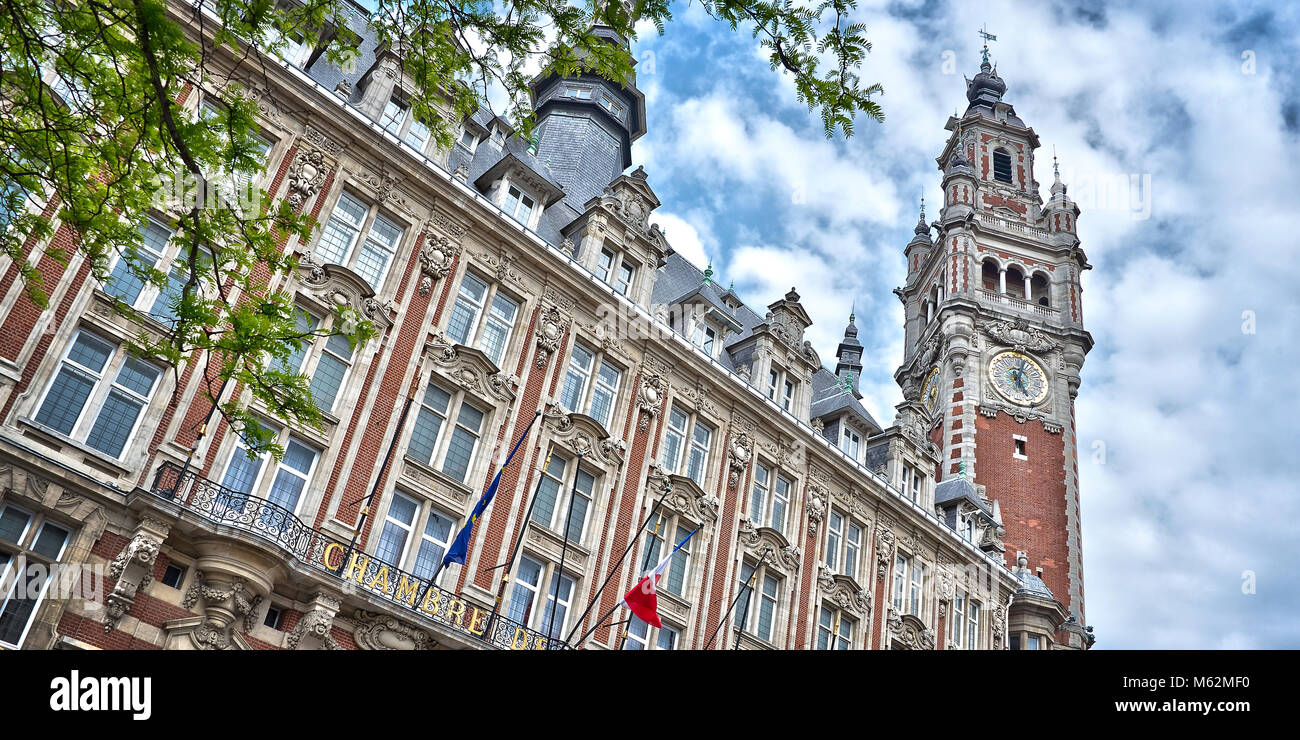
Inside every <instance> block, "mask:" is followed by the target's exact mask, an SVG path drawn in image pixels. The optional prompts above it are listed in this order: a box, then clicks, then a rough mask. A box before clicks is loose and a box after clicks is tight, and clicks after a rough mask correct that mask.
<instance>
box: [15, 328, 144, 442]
mask: <svg viewBox="0 0 1300 740" xmlns="http://www.w3.org/2000/svg"><path fill="white" fill-rule="evenodd" d="M161 376H162V371H161V370H159V369H158V368H157V367H155V366H153V365H151V364H149V363H147V362H144V361H142V360H139V359H137V358H135V357H131V356H129V355H127V354H126V353H125V352H124V351H120V348H119V347H117V346H116V345H115V344H113V343H112V342H109V341H108V340H105V339H102V338H100V337H99V336H97V335H95V334H91V333H90V332H87V331H85V330H81V331H78V332H77V335H76V337H75V338H74V339H73V341H72V344H71V345H70V346H69V347H68V351H67V354H66V355H65V356H64V358H63V361H62V362H61V363H60V364H59V369H58V371H57V372H56V373H55V375H54V380H53V382H51V384H50V386H49V388H48V389H47V390H46V392H45V397H44V398H43V399H42V400H41V405H40V407H39V408H38V409H37V411H36V417H35V420H36V422H37V423H39V424H41V425H42V426H45V427H48V428H50V429H52V430H54V431H56V432H59V433H60V434H62V435H64V436H66V437H69V438H71V439H74V440H77V441H82V442H85V444H86V445H87V446H89V447H92V448H94V449H96V450H99V451H100V452H103V453H104V454H106V455H108V456H110V457H114V458H121V457H122V453H123V452H124V451H125V450H126V446H127V443H128V442H129V441H130V439H131V437H132V436H133V435H134V434H135V431H136V428H137V426H138V424H139V422H140V417H141V416H143V414H144V410H145V408H146V407H148V405H149V403H150V401H151V399H152V398H153V393H154V391H155V390H156V388H157V386H158V379H159V378H160V377H161Z"/></svg>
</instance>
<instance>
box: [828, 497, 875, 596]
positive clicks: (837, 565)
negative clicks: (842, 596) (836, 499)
mask: <svg viewBox="0 0 1300 740" xmlns="http://www.w3.org/2000/svg"><path fill="white" fill-rule="evenodd" d="M837 516H838V517H840V527H839V529H838V530H837V529H835V527H834V526H833V524H832V522H834V517H837ZM866 529H867V528H866V527H865V526H863V525H862V524H859V523H858V522H855V521H854V520H853V517H852V516H851V515H849V514H847V513H845V512H844V511H841V510H839V509H836V508H834V507H832V508H831V510H830V514H829V515H828V516H827V518H826V564H827V565H828V566H830V569H831V572H833V573H838V574H840V575H846V576H848V577H849V578H852V579H853V580H855V581H856V580H858V572H859V568H860V567H861V565H862V542H863V539H864V538H865V536H866V535H865V533H866ZM850 560H851V561H852V562H851V563H850Z"/></svg>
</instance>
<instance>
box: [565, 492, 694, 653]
mask: <svg viewBox="0 0 1300 740" xmlns="http://www.w3.org/2000/svg"><path fill="white" fill-rule="evenodd" d="M672 490H673V487H672V485H671V484H669V485H668V486H667V487H666V488H665V489H664V497H667V496H668V494H669V493H671V492H672ZM663 502H664V499H663V498H660V499H659V500H658V501H655V505H654V506H653V507H652V508H651V509H650V516H647V517H646V520H645V521H644V522H641V526H640V527H639V528H637V530H636V535H635V536H634V537H632V538H631V539H630V540H629V541H628V543H627V548H626V549H624V550H623V554H622V555H620V556H619V557H618V560H616V561H615V562H614V564H613V565H612V566H610V569H609V575H607V576H605V582H604V583H602V584H600V588H599V589H598V590H597V591H596V593H595V594H594V595H593V596H592V597H591V601H589V602H587V608H586V609H583V610H582V616H580V617H578V621H577V623H575V624H574V625H573V629H572V630H570V631H569V636H568V637H566V638H564V644H565V645H568V644H569V643H570V642H572V641H573V636H574V635H575V634H577V632H578V630H580V629H582V620H584V619H586V618H587V615H588V614H590V613H591V608H592V607H594V606H595V605H596V601H597V600H599V599H600V595H601V593H603V592H604V591H605V587H606V586H608V585H609V582H610V581H611V580H613V578H614V575H615V574H616V573H618V566H619V565H620V564H621V563H622V562H623V558H626V557H627V554H628V553H629V552H632V548H633V547H636V543H637V540H639V539H641V533H642V532H644V531H645V528H646V526H647V525H649V524H650V520H651V519H654V518H655V513H656V512H658V511H659V506H660V504H662V503H663ZM614 608H615V609H617V608H618V607H614ZM611 613H612V612H611ZM608 616H609V615H608V614H607V615H605V617H601V618H600V621H599V622H597V623H596V624H600V622H603V621H605V619H606V617H608Z"/></svg>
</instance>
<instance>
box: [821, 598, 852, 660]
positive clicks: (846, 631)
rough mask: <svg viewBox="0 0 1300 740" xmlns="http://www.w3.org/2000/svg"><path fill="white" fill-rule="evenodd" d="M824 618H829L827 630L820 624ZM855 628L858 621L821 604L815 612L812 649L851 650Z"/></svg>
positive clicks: (840, 611)
mask: <svg viewBox="0 0 1300 740" xmlns="http://www.w3.org/2000/svg"><path fill="white" fill-rule="evenodd" d="M824 616H829V617H830V622H831V623H830V625H829V629H828V628H827V625H824V624H822V618H823V617H824ZM857 626H858V621H857V620H856V619H853V618H852V617H849V616H846V615H845V614H844V611H843V610H842V609H838V608H835V607H831V606H827V605H825V604H822V605H821V606H820V607H819V608H818V611H817V642H816V643H815V644H814V646H813V647H814V649H816V650H852V649H853V641H854V639H855V637H854V633H855V632H857V629H856V628H857ZM823 645H825V647H823Z"/></svg>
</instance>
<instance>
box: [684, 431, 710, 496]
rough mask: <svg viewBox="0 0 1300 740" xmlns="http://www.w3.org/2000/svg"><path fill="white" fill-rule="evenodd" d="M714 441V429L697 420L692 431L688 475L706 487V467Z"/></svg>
mask: <svg viewBox="0 0 1300 740" xmlns="http://www.w3.org/2000/svg"><path fill="white" fill-rule="evenodd" d="M712 440H713V429H712V428H710V427H709V425H708V424H705V423H704V422H702V421H700V420H698V419H696V421H695V428H694V429H693V430H692V431H691V459H690V464H689V465H687V467H686V475H687V477H689V478H690V479H691V480H693V481H695V482H696V483H698V484H699V485H700V487H701V488H703V487H704V472H705V466H706V465H708V463H709V443H710V442H711V441H712Z"/></svg>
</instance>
